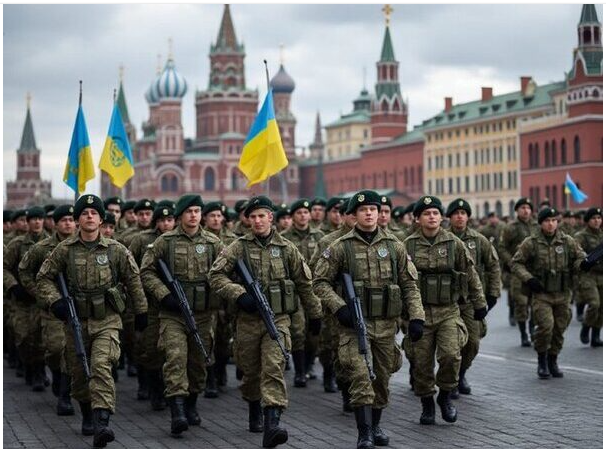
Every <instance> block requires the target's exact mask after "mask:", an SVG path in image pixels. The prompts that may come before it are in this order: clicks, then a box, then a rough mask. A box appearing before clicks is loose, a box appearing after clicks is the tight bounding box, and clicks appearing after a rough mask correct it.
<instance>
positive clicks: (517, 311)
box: [509, 275, 530, 322]
mask: <svg viewBox="0 0 606 452" xmlns="http://www.w3.org/2000/svg"><path fill="white" fill-rule="evenodd" d="M509 286H510V291H511V296H512V297H513V309H514V310H513V314H514V317H515V319H516V321H517V322H527V321H528V317H529V316H528V311H529V308H530V305H529V302H528V297H527V296H526V295H524V294H523V293H522V280H521V279H520V278H518V277H517V276H515V275H511V283H510V285H509Z"/></svg>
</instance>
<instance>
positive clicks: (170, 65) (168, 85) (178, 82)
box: [150, 58, 187, 101]
mask: <svg viewBox="0 0 606 452" xmlns="http://www.w3.org/2000/svg"><path fill="white" fill-rule="evenodd" d="M150 88H151V90H150V98H152V99H153V98H155V97H156V96H157V101H160V100H162V99H175V98H182V97H183V96H185V93H186V92H187V82H186V81H185V78H184V77H183V76H182V75H181V74H179V73H178V72H177V70H176V69H175V62H174V61H173V59H172V58H169V59H168V61H167V62H166V66H164V70H163V71H162V73H161V74H160V76H159V77H158V78H157V79H156V81H155V82H154V83H152V86H151V87H150Z"/></svg>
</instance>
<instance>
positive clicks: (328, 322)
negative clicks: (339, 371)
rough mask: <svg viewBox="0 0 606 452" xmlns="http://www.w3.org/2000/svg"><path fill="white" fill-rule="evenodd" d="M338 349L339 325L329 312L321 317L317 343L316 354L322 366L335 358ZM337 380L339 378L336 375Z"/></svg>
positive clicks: (332, 361) (325, 365) (327, 364)
mask: <svg viewBox="0 0 606 452" xmlns="http://www.w3.org/2000/svg"><path fill="white" fill-rule="evenodd" d="M338 351H339V326H338V322H337V319H336V318H335V316H334V315H332V314H331V313H329V312H325V313H324V316H323V317H322V329H321V330H320V341H319V344H318V355H319V356H320V362H321V363H322V366H324V367H327V366H329V365H330V364H331V363H334V362H335V360H336V359H337V354H338ZM337 380H341V378H340V377H339V376H337Z"/></svg>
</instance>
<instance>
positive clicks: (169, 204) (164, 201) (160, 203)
mask: <svg viewBox="0 0 606 452" xmlns="http://www.w3.org/2000/svg"><path fill="white" fill-rule="evenodd" d="M158 207H170V208H171V209H173V210H175V207H177V205H176V204H175V201H171V200H170V199H162V200H161V201H158V204H156V208H158ZM154 210H155V209H154Z"/></svg>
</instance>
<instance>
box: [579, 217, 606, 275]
mask: <svg viewBox="0 0 606 452" xmlns="http://www.w3.org/2000/svg"><path fill="white" fill-rule="evenodd" d="M574 238H575V240H576V241H577V242H578V243H579V245H581V248H582V249H583V251H585V253H587V254H589V253H591V252H592V251H593V250H594V249H596V248H597V247H598V246H599V245H602V240H603V238H602V230H601V229H600V230H598V231H594V230H593V229H591V228H589V227H585V228H584V229H583V230H581V231H579V232H577V233H576V234H575V235H574ZM602 269H603V264H602V262H601V261H600V262H599V263H597V264H596V265H594V266H593V267H592V268H591V273H598V274H600V275H601V274H602Z"/></svg>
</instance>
